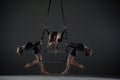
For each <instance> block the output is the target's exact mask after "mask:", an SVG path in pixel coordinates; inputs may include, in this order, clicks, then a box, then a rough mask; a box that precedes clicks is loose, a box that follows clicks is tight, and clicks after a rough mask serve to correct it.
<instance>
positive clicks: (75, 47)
mask: <svg viewBox="0 0 120 80" xmlns="http://www.w3.org/2000/svg"><path fill="white" fill-rule="evenodd" d="M68 47H71V48H72V51H71V53H70V54H71V55H72V56H76V51H77V50H79V51H84V50H85V46H84V45H83V44H82V43H70V44H69V45H68Z"/></svg>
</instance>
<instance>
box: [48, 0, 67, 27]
mask: <svg viewBox="0 0 120 80" xmlns="http://www.w3.org/2000/svg"><path fill="white" fill-rule="evenodd" d="M51 1H52V0H50V1H49V5H48V11H47V16H49V13H50V6H51ZM60 6H61V12H62V18H63V25H64V26H65V16H64V10H63V4H62V0H60Z"/></svg>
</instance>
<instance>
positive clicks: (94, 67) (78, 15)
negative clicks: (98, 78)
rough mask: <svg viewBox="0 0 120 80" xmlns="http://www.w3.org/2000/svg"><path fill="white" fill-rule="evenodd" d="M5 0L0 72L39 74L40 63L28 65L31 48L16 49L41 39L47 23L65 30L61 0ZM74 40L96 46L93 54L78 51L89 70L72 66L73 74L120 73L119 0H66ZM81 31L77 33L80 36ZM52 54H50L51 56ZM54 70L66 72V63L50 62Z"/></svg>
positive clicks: (0, 12)
mask: <svg viewBox="0 0 120 80" xmlns="http://www.w3.org/2000/svg"><path fill="white" fill-rule="evenodd" d="M48 3H49V0H1V2H0V15H1V16H0V20H1V23H0V42H1V43H0V75H39V74H41V73H40V71H39V67H38V65H35V66H33V67H31V68H29V69H26V68H24V65H25V64H26V63H27V62H29V61H32V60H33V59H34V55H33V53H32V52H31V51H26V52H25V54H24V55H23V56H19V55H18V54H17V53H16V48H17V47H18V46H19V45H24V44H25V43H26V42H28V41H37V40H40V37H41V33H42V31H43V25H44V24H45V23H46V24H47V25H48V29H49V30H50V31H54V30H58V31H62V29H63V22H62V14H61V9H60V2H59V0H52V3H51V8H50V15H49V16H48V17H47V16H46V14H47V8H48ZM63 7H64V14H65V20H66V27H67V31H68V35H69V38H70V41H73V42H79V43H80V42H83V43H84V44H86V45H87V46H88V47H90V48H92V49H93V55H92V56H91V57H85V56H84V55H83V54H82V53H80V54H77V56H76V60H77V61H78V62H79V63H82V64H83V65H84V66H85V67H86V70H82V69H79V68H77V67H74V66H72V67H71V69H70V73H69V74H72V75H110V76H120V62H119V61H120V36H119V34H120V9H119V2H118V1H117V0H63ZM76 35H77V36H76ZM48 57H49V56H48ZM46 65H47V66H46V67H47V69H48V71H50V72H55V73H56V72H59V73H60V72H62V71H63V70H64V68H65V63H56V64H53V63H52V64H50V63H49V64H46Z"/></svg>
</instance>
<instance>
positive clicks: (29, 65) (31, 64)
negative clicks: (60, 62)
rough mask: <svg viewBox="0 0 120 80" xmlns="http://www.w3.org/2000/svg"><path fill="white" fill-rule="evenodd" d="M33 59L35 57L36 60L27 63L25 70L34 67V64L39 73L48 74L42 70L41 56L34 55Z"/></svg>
mask: <svg viewBox="0 0 120 80" xmlns="http://www.w3.org/2000/svg"><path fill="white" fill-rule="evenodd" d="M35 57H36V60H34V61H32V62H31V63H27V64H26V65H25V68H28V67H31V66H33V65H35V64H38V65H39V67H40V70H41V72H42V73H43V74H48V72H47V71H46V70H45V68H44V65H43V62H42V56H41V54H39V53H38V54H36V55H35Z"/></svg>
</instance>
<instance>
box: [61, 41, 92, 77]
mask: <svg viewBox="0 0 120 80" xmlns="http://www.w3.org/2000/svg"><path fill="white" fill-rule="evenodd" d="M68 46H69V47H71V48H72V51H71V52H70V53H69V55H68V57H67V63H66V68H65V70H64V71H63V72H62V73H61V75H65V74H67V73H68V72H69V69H70V67H71V65H74V66H77V67H79V68H82V69H85V67H84V66H83V65H82V64H79V63H78V62H76V61H75V60H74V58H75V56H76V51H82V52H83V53H84V54H85V56H91V55H92V49H90V48H88V47H87V46H86V45H83V44H82V43H70V44H69V45H68Z"/></svg>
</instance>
